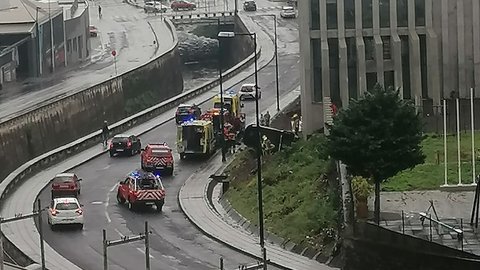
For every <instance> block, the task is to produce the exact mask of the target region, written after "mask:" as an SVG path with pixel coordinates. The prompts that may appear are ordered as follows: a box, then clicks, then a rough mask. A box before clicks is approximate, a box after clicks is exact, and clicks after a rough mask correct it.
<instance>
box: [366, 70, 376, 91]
mask: <svg viewBox="0 0 480 270" xmlns="http://www.w3.org/2000/svg"><path fill="white" fill-rule="evenodd" d="M375 85H377V73H375V72H368V73H367V91H371V90H373V88H374V87H375Z"/></svg>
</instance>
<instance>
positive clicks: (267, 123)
mask: <svg viewBox="0 0 480 270" xmlns="http://www.w3.org/2000/svg"><path fill="white" fill-rule="evenodd" d="M264 118H265V126H266V127H269V126H270V113H269V112H268V111H267V113H265V116H264Z"/></svg>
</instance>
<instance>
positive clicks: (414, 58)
mask: <svg viewBox="0 0 480 270" xmlns="http://www.w3.org/2000/svg"><path fill="white" fill-rule="evenodd" d="M408 30H409V38H408V42H409V44H408V45H409V49H410V51H409V59H410V87H411V91H412V100H416V99H417V100H418V101H419V104H418V105H419V106H421V105H422V104H423V102H420V101H422V100H423V96H422V69H421V68H420V66H421V64H420V63H421V62H420V38H419V37H418V35H417V31H416V28H415V0H408Z"/></svg>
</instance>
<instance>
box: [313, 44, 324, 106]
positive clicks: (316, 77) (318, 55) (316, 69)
mask: <svg viewBox="0 0 480 270" xmlns="http://www.w3.org/2000/svg"><path fill="white" fill-rule="evenodd" d="M320 44H321V43H320V39H312V40H311V44H310V45H311V50H312V66H313V101H314V102H321V101H322V100H323V95H322V47H321V45H320Z"/></svg>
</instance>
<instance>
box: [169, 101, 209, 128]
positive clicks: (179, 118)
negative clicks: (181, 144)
mask: <svg viewBox="0 0 480 270" xmlns="http://www.w3.org/2000/svg"><path fill="white" fill-rule="evenodd" d="M200 115H202V110H201V109H200V108H199V107H198V106H194V105H190V104H181V105H180V106H178V108H177V111H176V112H175V121H176V122H177V124H181V123H183V121H185V120H188V119H189V118H193V119H196V120H198V119H200Z"/></svg>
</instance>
